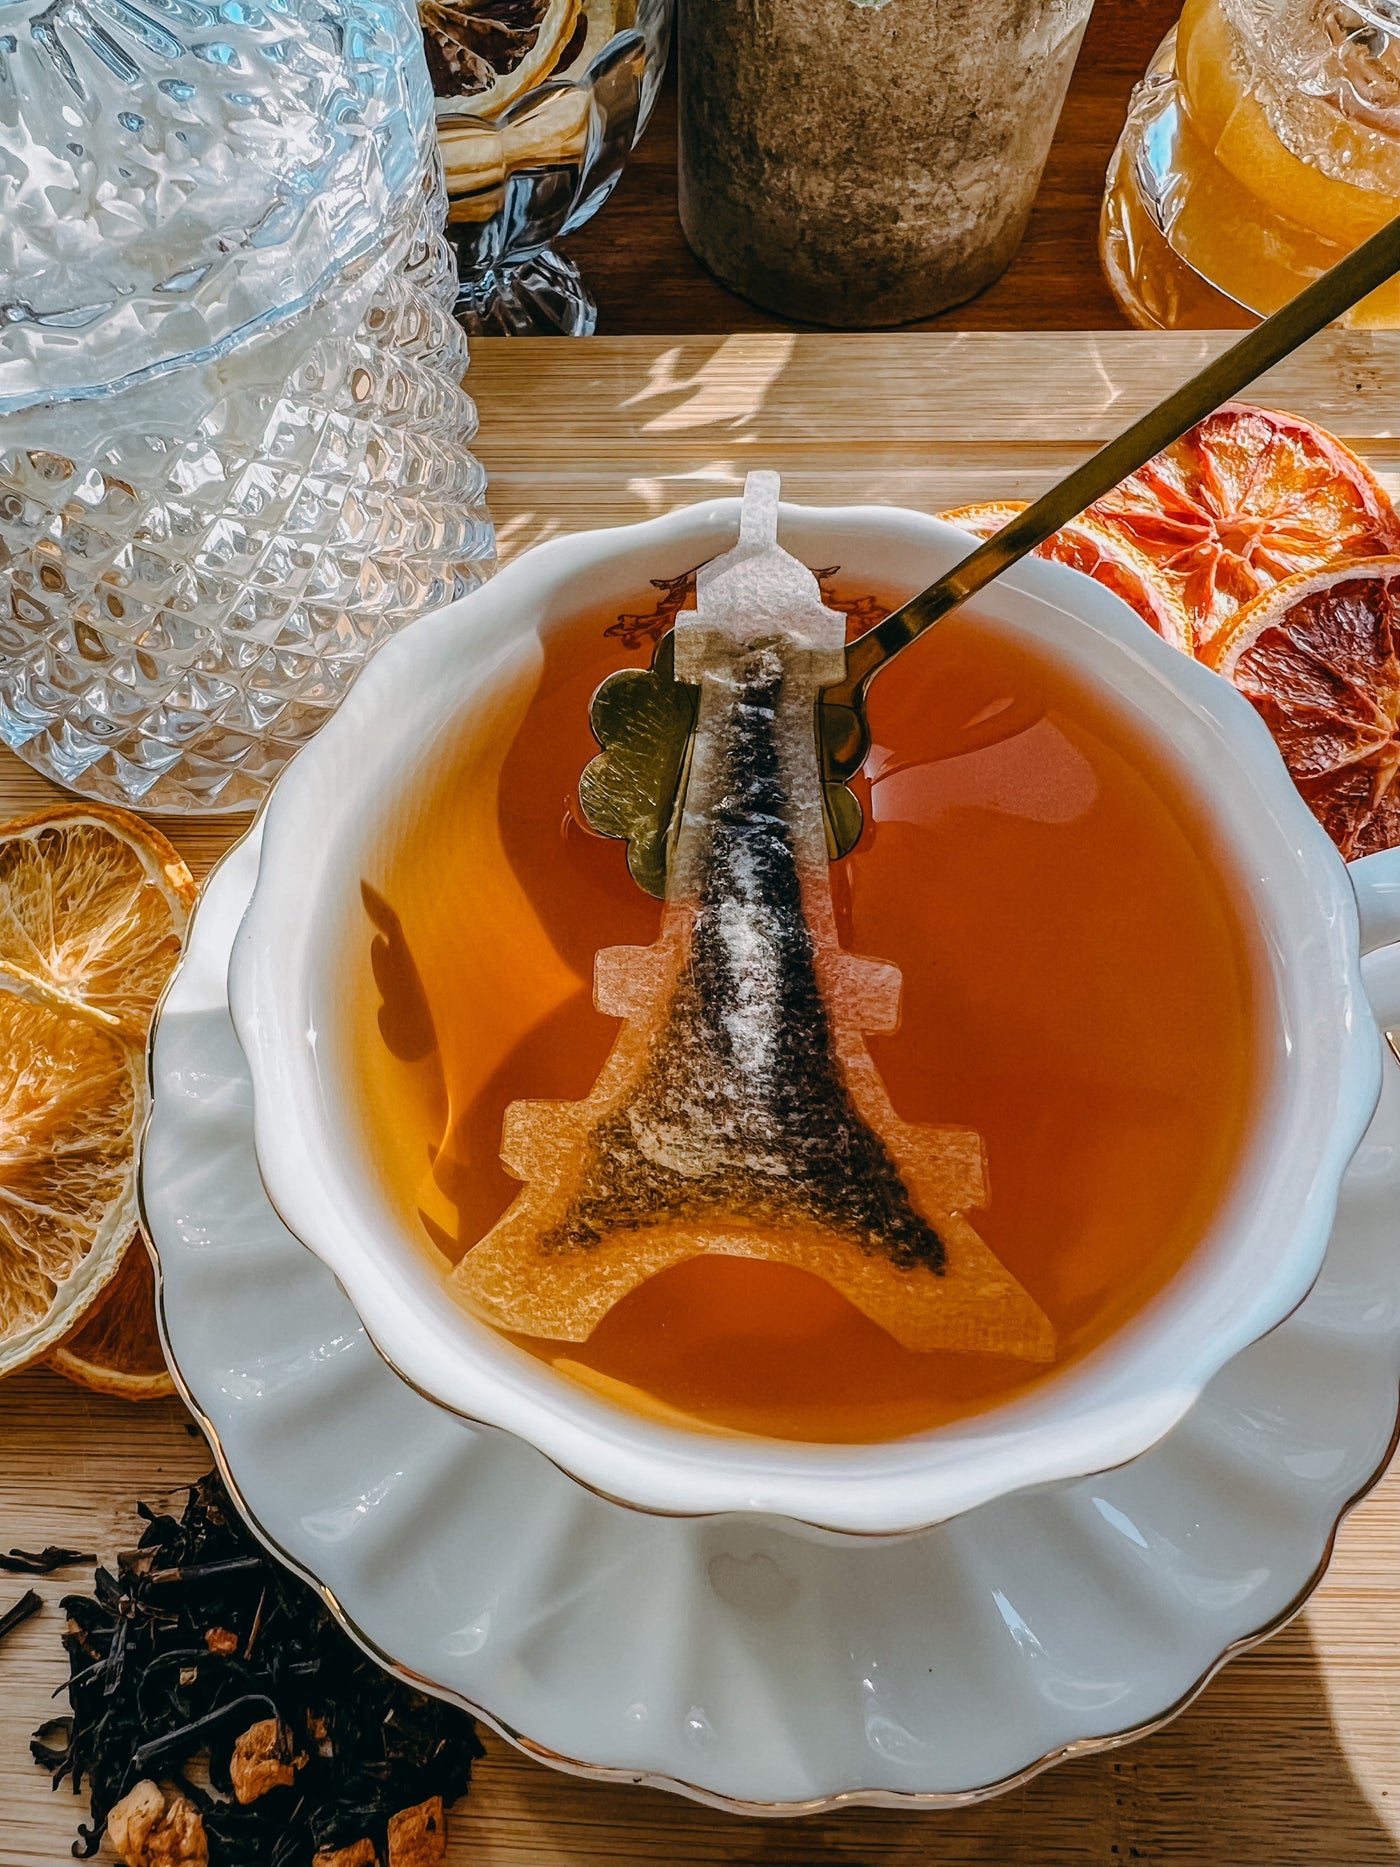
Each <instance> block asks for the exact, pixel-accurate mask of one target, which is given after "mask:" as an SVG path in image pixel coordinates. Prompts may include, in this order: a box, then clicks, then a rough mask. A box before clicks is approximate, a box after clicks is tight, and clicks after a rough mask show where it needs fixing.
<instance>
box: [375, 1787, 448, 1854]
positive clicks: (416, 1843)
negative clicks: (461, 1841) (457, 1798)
mask: <svg viewBox="0 0 1400 1867" xmlns="http://www.w3.org/2000/svg"><path fill="white" fill-rule="evenodd" d="M446 1852H447V1817H446V1815H445V1814H444V1813H443V1807H442V1797H441V1796H429V1798H428V1800H427V1801H426V1802H419V1803H417V1804H415V1806H414V1807H413V1808H411V1809H400V1810H399V1812H398V1814H397V1815H391V1816H390V1817H389V1867H438V1862H439V1861H441V1860H442V1858H443V1856H444V1855H445V1854H446Z"/></svg>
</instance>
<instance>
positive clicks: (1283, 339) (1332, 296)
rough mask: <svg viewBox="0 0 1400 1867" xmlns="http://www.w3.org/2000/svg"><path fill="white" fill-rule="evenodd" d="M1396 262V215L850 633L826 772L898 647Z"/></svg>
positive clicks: (848, 757)
mask: <svg viewBox="0 0 1400 1867" xmlns="http://www.w3.org/2000/svg"><path fill="white" fill-rule="evenodd" d="M1396 272H1400V215H1397V217H1396V218H1395V219H1394V220H1392V221H1389V222H1387V224H1386V225H1385V226H1384V227H1382V228H1381V230H1380V232H1379V233H1375V234H1372V236H1371V238H1370V239H1369V240H1367V241H1366V243H1365V244H1364V245H1363V246H1358V247H1357V249H1356V250H1355V252H1353V253H1350V254H1348V255H1347V257H1346V258H1345V259H1343V260H1340V261H1339V262H1338V263H1337V264H1336V265H1335V266H1333V267H1331V268H1330V270H1329V271H1327V272H1324V273H1323V275H1322V277H1321V278H1320V279H1316V280H1314V282H1313V283H1312V284H1311V285H1309V286H1306V287H1305V288H1304V289H1303V290H1302V291H1301V292H1299V293H1298V295H1297V297H1296V298H1291V299H1290V300H1289V301H1288V303H1287V304H1286V305H1283V306H1281V307H1280V309H1279V310H1277V311H1275V312H1274V313H1273V315H1272V316H1271V317H1268V318H1265V319H1264V321H1263V323H1262V324H1259V325H1257V326H1256V327H1255V328H1254V329H1253V330H1252V331H1250V332H1248V333H1247V334H1246V335H1245V336H1244V337H1242V338H1241V339H1240V340H1239V342H1238V343H1237V344H1232V345H1231V346H1230V348H1229V349H1228V350H1226V351H1223V352H1222V353H1221V355H1220V356H1218V357H1216V359H1215V360H1214V362H1212V363H1207V365H1206V367H1205V368H1204V369H1203V370H1200V371H1199V372H1198V373H1197V374H1196V375H1195V376H1193V377H1192V378H1191V380H1190V381H1189V382H1185V383H1183V384H1182V385H1181V387H1180V388H1179V389H1174V390H1173V391H1172V393H1171V394H1170V395H1169V396H1168V397H1167V399H1166V400H1165V401H1164V402H1159V403H1158V404H1157V406H1156V407H1155V408H1152V409H1149V410H1148V412H1147V413H1146V414H1145V415H1143V416H1141V417H1140V418H1139V419H1138V420H1137V421H1135V422H1134V423H1133V425H1132V426H1131V427H1130V428H1127V429H1125V430H1124V431H1123V433H1122V434H1120V435H1119V436H1118V437H1117V438H1116V439H1115V440H1112V441H1110V442H1109V443H1108V445H1107V446H1106V447H1101V448H1100V449H1099V451H1098V453H1097V454H1093V455H1091V456H1090V457H1089V459H1088V460H1086V461H1084V462H1083V464H1082V465H1081V466H1078V467H1076V468H1075V469H1074V471H1073V472H1072V473H1068V474H1066V476H1065V477H1064V479H1062V480H1061V481H1060V482H1059V483H1058V485H1056V486H1052V487H1051V488H1050V491H1049V492H1048V493H1044V494H1042V496H1041V497H1040V498H1039V499H1037V500H1036V501H1035V503H1034V504H1033V505H1030V506H1027V507H1026V509H1025V511H1024V512H1018V513H1017V515H1016V517H1015V518H1014V519H1012V521H1011V523H1010V524H1009V525H1004V526H1003V527H1002V528H1001V530H1000V531H999V532H997V533H995V534H994V535H993V536H992V537H991V538H988V539H987V540H986V541H985V542H984V543H982V544H980V545H978V547H977V549H976V550H975V551H972V552H970V553H969V554H968V556H967V557H965V558H963V559H962V561H961V562H960V563H958V564H955V565H954V566H953V568H952V569H951V570H950V571H945V572H944V574H943V575H942V576H941V577H940V578H939V579H938V581H937V583H934V584H930V585H929V587H928V589H927V590H924V591H921V592H920V594H919V595H918V596H915V597H911V598H910V600H909V601H908V602H907V603H905V604H903V605H902V606H901V607H900V608H899V609H897V610H895V611H894V612H893V614H892V615H889V616H887V617H886V618H885V620H884V621H883V622H881V623H878V624H877V625H876V626H875V627H874V628H873V629H868V630H867V631H866V632H865V634H864V635H860V636H857V637H856V639H855V641H854V642H852V643H851V644H850V646H849V648H848V649H847V650H846V675H845V678H844V679H843V680H841V681H840V682H838V683H837V684H836V685H835V686H834V687H828V688H826V689H825V690H824V692H823V694H822V700H821V709H822V714H823V731H822V733H821V742H822V746H823V750H824V757H825V774H824V775H825V777H826V779H827V780H828V782H831V781H837V782H840V781H844V780H845V779H847V778H849V777H850V776H851V775H852V773H854V772H855V771H857V770H858V769H859V768H860V765H861V764H862V762H863V761H864V758H865V755H866V753H867V752H868V750H869V736H868V730H867V729H866V726H865V705H864V700H865V690H866V688H867V687H868V686H869V685H870V682H871V681H872V680H873V679H874V677H875V675H876V674H878V673H879V671H880V669H881V668H883V667H884V666H885V665H886V664H887V663H888V662H889V661H890V660H891V659H892V658H893V657H894V656H895V655H897V654H898V653H899V651H900V650H901V649H902V648H907V647H908V646H909V644H910V643H911V642H913V641H915V640H917V638H918V637H919V636H921V635H922V634H923V633H924V631H925V629H928V628H931V627H932V625H933V624H934V623H935V622H937V621H938V620H939V619H940V617H943V616H946V615H947V614H948V612H949V611H950V610H952V609H956V608H957V607H958V605H959V604H960V603H965V602H966V601H967V599H968V598H969V597H970V596H974V595H975V594H976V593H977V591H979V590H980V589H982V588H983V587H984V585H986V584H989V583H990V582H991V581H992V579H993V578H995V577H999V576H1000V575H1001V573H1002V572H1003V571H1004V570H1006V569H1008V568H1009V567H1010V566H1011V565H1012V564H1015V563H1016V562H1017V561H1018V560H1019V559H1020V558H1023V557H1025V556H1026V554H1027V553H1028V552H1030V551H1034V550H1035V548H1036V546H1037V545H1040V544H1044V542H1045V540H1046V539H1047V538H1049V537H1051V536H1052V534H1053V533H1055V532H1057V531H1058V530H1059V529H1060V527H1061V526H1062V525H1065V524H1067V523H1068V522H1069V520H1071V519H1074V518H1077V517H1078V516H1079V514H1080V513H1081V512H1083V510H1084V509H1085V507H1086V506H1091V505H1092V504H1093V503H1094V501H1095V500H1096V499H1101V498H1102V497H1103V495H1104V494H1105V493H1108V492H1111V491H1112V490H1113V488H1114V487H1115V486H1117V485H1118V484H1119V483H1120V481H1122V480H1125V479H1126V478H1127V477H1128V475H1129V474H1130V473H1136V472H1137V470H1138V468H1139V467H1141V466H1144V465H1145V464H1146V463H1147V462H1148V461H1149V460H1151V459H1152V457H1153V455H1154V454H1159V453H1160V452H1161V451H1162V449H1163V448H1164V447H1168V446H1170V445H1171V443H1172V442H1173V441H1176V440H1179V439H1180V438H1181V436H1182V435H1183V434H1185V433H1186V431H1187V429H1188V428H1191V427H1194V426H1195V424H1196V423H1197V422H1198V421H1201V420H1202V419H1203V418H1204V417H1205V416H1207V415H1209V414H1210V413H1211V411H1212V410H1213V409H1216V408H1219V406H1220V404H1221V403H1222V402H1228V401H1229V400H1230V399H1231V397H1233V396H1235V395H1238V394H1239V392H1240V390H1241V389H1244V388H1246V387H1247V386H1248V385H1249V384H1250V383H1252V382H1253V381H1254V380H1255V378H1256V377H1257V376H1261V375H1262V374H1263V373H1264V371H1265V370H1267V369H1272V368H1273V366H1274V364H1275V363H1278V362H1281V361H1282V359H1283V358H1284V357H1286V356H1288V355H1289V354H1290V353H1291V352H1292V351H1294V350H1296V349H1297V348H1298V346H1299V345H1300V344H1302V343H1305V342H1306V341H1307V339H1308V338H1309V337H1314V336H1316V334H1317V333H1318V331H1320V330H1322V329H1323V328H1324V327H1325V326H1326V325H1328V324H1331V323H1332V322H1333V321H1334V320H1335V319H1336V318H1339V317H1340V316H1341V315H1342V313H1343V312H1344V311H1349V310H1350V309H1351V307H1352V306H1353V305H1354V304H1356V303H1358V302H1359V300H1361V299H1363V298H1365V297H1366V295H1367V293H1369V292H1372V291H1374V290H1375V289H1376V287H1377V286H1378V285H1383V284H1384V283H1385V281H1386V280H1387V279H1388V278H1390V277H1391V275H1392V274H1393V273H1396Z"/></svg>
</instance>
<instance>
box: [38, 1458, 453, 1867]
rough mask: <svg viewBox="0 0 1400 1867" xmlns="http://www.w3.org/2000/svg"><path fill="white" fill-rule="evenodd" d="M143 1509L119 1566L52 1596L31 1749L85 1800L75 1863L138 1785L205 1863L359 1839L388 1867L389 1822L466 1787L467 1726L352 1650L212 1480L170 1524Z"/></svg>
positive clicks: (287, 1866)
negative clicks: (49, 1701) (184, 1830)
mask: <svg viewBox="0 0 1400 1867" xmlns="http://www.w3.org/2000/svg"><path fill="white" fill-rule="evenodd" d="M138 1510H139V1512H140V1515H141V1516H142V1517H143V1518H144V1519H145V1523H146V1529H145V1532H144V1534H143V1535H142V1537H141V1541H140V1543H139V1545H138V1546H137V1548H136V1549H134V1550H129V1551H125V1552H124V1553H123V1554H121V1555H120V1556H119V1557H118V1558H117V1565H116V1573H115V1574H114V1573H113V1572H112V1571H111V1570H110V1569H107V1568H99V1569H97V1571H96V1573H95V1575H94V1577H93V1592H92V1593H91V1594H90V1595H69V1596H66V1597H65V1598H64V1601H63V1607H64V1610H65V1612H66V1614H67V1616H68V1626H67V1631H66V1633H65V1634H64V1639H63V1643H64V1646H65V1648H66V1649H67V1652H68V1661H69V1678H68V1686H67V1691H68V1699H69V1704H70V1705H71V1707H72V1715H71V1717H69V1718H67V1719H62V1720H54V1721H53V1722H51V1723H50V1724H47V1725H45V1726H43V1727H42V1728H41V1729H40V1730H39V1731H37V1732H36V1733H35V1734H34V1737H33V1739H32V1741H31V1743H30V1749H31V1751H32V1753H33V1756H34V1760H35V1762H36V1763H38V1764H40V1765H41V1766H42V1767H43V1768H44V1769H46V1770H48V1771H49V1773H50V1775H51V1776H52V1778H53V1781H54V1784H55V1786H57V1785H58V1784H59V1783H60V1782H63V1781H64V1780H65V1779H66V1780H68V1781H70V1782H71V1783H72V1786H73V1788H74V1790H75V1791H76V1790H79V1789H82V1788H84V1787H86V1789H87V1791H88V1796H89V1799H90V1803H91V1811H92V1820H91V1825H90V1826H85V1825H82V1824H80V1825H79V1829H78V1834H79V1839H78V1841H77V1842H75V1844H74V1849H73V1851H74V1853H75V1854H77V1855H78V1856H79V1857H81V1858H87V1857H88V1856H90V1855H92V1854H94V1853H95V1852H96V1851H97V1848H98V1845H99V1844H100V1842H101V1840H102V1836H103V1833H104V1830H105V1828H106V1825H107V1818H108V1815H109V1813H110V1812H111V1811H112V1810H113V1809H114V1808H115V1807H116V1806H117V1804H119V1803H121V1802H122V1801H123V1799H124V1798H126V1797H128V1796H129V1795H130V1794H131V1792H132V1791H133V1790H134V1789H135V1788H136V1786H137V1785H138V1784H139V1783H142V1782H151V1781H153V1782H154V1783H155V1784H157V1785H158V1786H159V1789H160V1790H161V1791H162V1792H163V1793H164V1796H165V1798H166V1799H167V1802H168V1804H169V1805H170V1806H171V1807H172V1808H178V1809H181V1810H182V1811H183V1816H184V1818H185V1819H186V1821H187V1822H188V1821H193V1820H194V1819H195V1817H196V1816H197V1818H198V1821H199V1822H200V1823H202V1826H203V1832H204V1838H205V1840H206V1841H207V1844H208V1849H209V1861H210V1867H308V1863H309V1862H310V1861H311V1858H312V1856H313V1855H314V1854H315V1853H317V1852H318V1851H321V1850H330V1849H337V1848H352V1847H355V1846H357V1844H360V1843H362V1842H363V1843H367V1844H368V1846H369V1847H370V1848H372V1849H373V1851H374V1858H375V1859H377V1860H378V1862H379V1863H381V1867H383V1864H384V1863H387V1861H388V1859H389V1848H388V1831H389V1824H390V1822H391V1820H393V1819H394V1818H396V1817H398V1816H400V1815H402V1814H403V1813H404V1812H405V1811H407V1810H412V1809H414V1808H416V1807H417V1806H418V1805H420V1804H424V1803H427V1802H430V1801H431V1800H432V1799H433V1798H441V1800H442V1802H443V1803H444V1804H447V1805H450V1804H451V1803H453V1802H454V1801H456V1800H457V1798H458V1797H459V1796H461V1795H463V1794H465V1792H466V1789H467V1785H468V1782H469V1780H470V1777H471V1767H472V1762H473V1760H474V1759H475V1758H476V1757H478V1756H479V1755H480V1754H481V1746H480V1744H479V1743H478V1741H477V1737H476V1729H475V1726H474V1725H473V1723H472V1721H471V1719H470V1718H469V1717H468V1716H467V1715H466V1713H465V1712H461V1711H458V1710H457V1709H455V1707H453V1706H450V1705H446V1704H444V1703H443V1702H442V1701H441V1700H439V1699H435V1698H430V1697H428V1696H427V1695H426V1694H424V1693H421V1692H416V1691H414V1690H413V1689H412V1688H411V1687H409V1686H406V1685H403V1684H401V1683H400V1682H399V1681H398V1680H397V1679H395V1678H393V1677H392V1675H390V1674H389V1673H386V1672H384V1671H383V1670H382V1669H381V1668H380V1667H379V1666H377V1665H376V1664H375V1663H374V1662H373V1661H372V1660H371V1659H369V1658H368V1657H367V1656H366V1655H365V1654H364V1653H362V1652H361V1651H360V1649H359V1648H358V1647H357V1646H356V1645H355V1643H354V1642H353V1641H352V1640H350V1639H349V1637H348V1636H347V1635H346V1634H344V1633H343V1632H342V1631H341V1629H340V1628H339V1627H338V1626H337V1625H336V1623H335V1621H334V1620H333V1619H332V1618H331V1615H330V1614H329V1612H328V1610H327V1609H326V1608H325V1607H324V1605H323V1604H322V1602H321V1600H320V1598H319V1597H318V1596H317V1595H316V1593H315V1591H314V1590H312V1589H311V1588H309V1587H307V1585H306V1584H305V1583H303V1582H300V1581H298V1580H297V1579H296V1578H295V1577H294V1576H292V1575H289V1574H288V1573H287V1572H286V1571H285V1570H284V1569H283V1568H282V1567H281V1566H280V1565H279V1564H278V1563H277V1562H276V1561H274V1560H273V1558H272V1557H270V1556H268V1555H267V1554H266V1553H265V1552H264V1551H263V1550H262V1549H261V1548H260V1547H259V1545H258V1544H257V1543H255V1542H254V1540H253V1538H252V1537H251V1535H250V1534H249V1533H248V1531H247V1530H246V1529H245V1528H244V1526H243V1524H242V1522H241V1521H240V1519H239V1517H238V1515H237V1513H236V1512H235V1510H234V1509H233V1507H232V1505H231V1504H230V1503H229V1500H228V1496H227V1494H226V1492H225V1491H224V1489H223V1486H222V1485H221V1484H220V1482H219V1480H218V1478H217V1477H216V1476H215V1475H214V1474H213V1473H211V1474H210V1475H209V1476H208V1477H207V1478H203V1479H201V1480H200V1481H199V1483H198V1484H196V1485H194V1486H193V1487H192V1488H191V1490H190V1494H189V1501H188V1503H187V1504H186V1506H185V1509H184V1511H183V1512H182V1514H181V1515H180V1517H179V1518H176V1517H173V1516H169V1515H164V1514H159V1513H157V1512H155V1511H153V1510H151V1509H149V1508H148V1507H147V1506H145V1505H140V1506H138ZM20 1553H22V1552H20ZM46 1553H47V1552H46ZM37 1599H38V1598H37V1596H36V1597H35V1600H36V1603H37ZM256 1766H261V1768H259V1767H256ZM263 1782H270V1783H272V1784H273V1786H272V1787H269V1788H266V1789H261V1784H262V1783H263ZM142 1793H143V1794H144V1795H151V1794H153V1793H154V1792H150V1791H143V1792H142ZM239 1795H242V1796H243V1797H245V1798H246V1799H245V1800H243V1801H240V1800H239V1799H238V1797H239ZM180 1798H183V1799H184V1801H183V1802H180V1801H179V1799H180ZM129 1806H130V1805H128V1807H129ZM362 1851H363V1850H362ZM365 1858H369V1855H368V1854H366V1855H365Z"/></svg>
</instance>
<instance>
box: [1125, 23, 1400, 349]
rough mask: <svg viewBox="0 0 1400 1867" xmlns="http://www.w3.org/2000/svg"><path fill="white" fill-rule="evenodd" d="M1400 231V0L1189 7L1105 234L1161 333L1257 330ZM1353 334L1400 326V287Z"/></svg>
mask: <svg viewBox="0 0 1400 1867" xmlns="http://www.w3.org/2000/svg"><path fill="white" fill-rule="evenodd" d="M1396 214H1400V0H1187V3H1186V6H1185V8H1184V9H1183V11H1182V15H1181V19H1180V22H1179V24H1178V25H1177V26H1176V27H1175V29H1174V30H1173V31H1172V32H1171V33H1170V34H1168V36H1167V38H1166V40H1165V41H1164V43H1163V45H1162V46H1161V48H1160V50H1159V51H1158V53H1157V57H1156V59H1155V60H1154V61H1153V64H1152V66H1151V68H1150V69H1149V71H1148V73H1147V75H1146V77H1145V78H1144V79H1143V81H1142V83H1141V84H1140V85H1138V87H1137V89H1136V90H1135V92H1134V93H1133V99H1132V103H1131V104H1130V106H1129V111H1128V121H1127V123H1126V125H1125V126H1124V130H1123V134H1122V136H1121V137H1120V138H1119V141H1118V146H1117V148H1116V149H1115V151H1114V153H1113V159H1112V161H1111V162H1110V164H1109V169H1108V180H1107V189H1106V192H1105V196H1104V205H1103V219H1102V223H1101V227H1100V251H1101V253H1102V257H1103V264H1104V270H1105V272H1106V274H1107V276H1108V280H1109V284H1110V285H1111V286H1112V288H1113V291H1114V295H1115V296H1116V297H1117V299H1118V302H1119V304H1120V305H1121V306H1122V307H1123V310H1124V311H1125V312H1126V313H1127V315H1128V317H1130V318H1131V319H1132V321H1133V322H1134V323H1135V324H1139V325H1143V326H1145V327H1147V328H1161V327H1168V328H1170V327H1173V326H1188V327H1219V326H1226V327H1228V326H1233V325H1246V324H1251V323H1253V322H1254V320H1255V318H1257V317H1263V316H1265V315H1267V314H1268V313H1269V312H1271V311H1276V310H1277V309H1278V307H1279V306H1280V305H1282V304H1285V303H1286V302H1287V301H1288V299H1290V298H1292V297H1293V296H1294V294H1295V293H1296V292H1298V291H1299V290H1301V289H1302V287H1303V286H1304V285H1306V284H1308V282H1309V281H1310V280H1312V279H1315V278H1316V277H1317V276H1318V275H1319V274H1320V273H1322V272H1324V271H1325V270H1326V269H1327V268H1328V267H1329V266H1331V265H1334V264H1335V263H1336V261H1337V260H1339V259H1341V258H1342V257H1343V256H1344V255H1345V254H1346V253H1348V252H1350V251H1351V250H1352V249H1353V248H1354V247H1356V246H1359V245H1360V243H1361V242H1362V241H1363V240H1365V239H1367V238H1368V237H1369V236H1370V235H1371V234H1373V233H1375V232H1376V231H1377V230H1378V229H1379V228H1380V227H1382V226H1384V224H1385V223H1386V222H1387V221H1388V220H1390V219H1392V218H1393V217H1394V216H1395V215H1396ZM1343 322H1345V323H1347V324H1352V325H1359V326H1362V327H1364V328H1371V329H1394V328H1397V327H1400V279H1391V280H1390V281H1388V283H1387V284H1385V285H1384V286H1382V287H1381V288H1380V289H1379V290H1377V291H1375V292H1373V293H1372V294H1371V295H1370V297H1369V298H1366V299H1363V300H1362V302H1361V303H1360V304H1359V305H1357V306H1356V307H1355V308H1354V310H1352V311H1351V312H1350V313H1348V315H1347V317H1346V318H1345V319H1344V320H1343Z"/></svg>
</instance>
